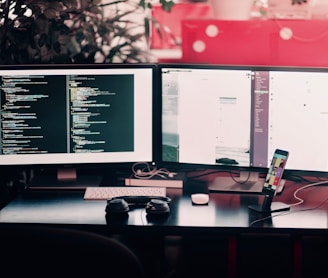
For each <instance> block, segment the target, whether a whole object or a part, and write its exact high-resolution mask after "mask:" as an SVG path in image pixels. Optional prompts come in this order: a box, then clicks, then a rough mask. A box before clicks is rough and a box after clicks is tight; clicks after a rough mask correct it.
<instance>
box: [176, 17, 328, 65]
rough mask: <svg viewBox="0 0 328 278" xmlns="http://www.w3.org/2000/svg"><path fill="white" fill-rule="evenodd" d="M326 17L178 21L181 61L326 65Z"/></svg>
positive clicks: (327, 56) (327, 62)
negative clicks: (317, 18)
mask: <svg viewBox="0 0 328 278" xmlns="http://www.w3.org/2000/svg"><path fill="white" fill-rule="evenodd" d="M327 49H328V30H327V21H326V20H248V21H221V20H212V19H203V20H191V19H188V20H183V21H182V59H181V62H190V63H211V64H239V65H281V66H314V67H321V66H322V67H325V66H328V51H327Z"/></svg>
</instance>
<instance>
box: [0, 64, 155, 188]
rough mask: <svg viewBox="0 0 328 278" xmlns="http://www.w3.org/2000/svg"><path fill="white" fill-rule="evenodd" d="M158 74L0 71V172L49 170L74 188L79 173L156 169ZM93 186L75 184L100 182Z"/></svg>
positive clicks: (150, 68)
mask: <svg viewBox="0 0 328 278" xmlns="http://www.w3.org/2000/svg"><path fill="white" fill-rule="evenodd" d="M155 70H156V66H155V65H152V64H106V65H105V64H92V65H34V66H32V65H30V66H27V65H20V66H1V67H0V78H1V87H0V88H1V133H0V136H1V144H0V149H1V155H0V166H8V167H14V166H33V167H38V166H40V167H47V168H49V169H50V168H52V169H56V173H57V174H58V175H57V177H58V178H59V179H62V181H67V180H69V182H70V184H73V183H74V182H73V180H75V179H78V178H79V177H78V176H77V174H76V173H77V172H76V170H77V169H78V168H79V167H87V166H88V167H94V168H97V167H99V166H100V165H108V164H109V165H116V164H117V165H122V164H127V163H131V164H132V163H134V162H136V161H138V162H139V161H145V162H152V161H153V159H154V153H153V152H154V145H153V141H154V139H153V136H154V130H153V127H154V125H155V123H154V118H153V115H154V113H153V105H154V93H155V90H154V88H155ZM64 169H65V171H63V170H64ZM57 170H61V171H57ZM89 181H90V182H87V181H86V179H85V180H83V177H81V179H80V181H75V182H77V185H79V186H81V185H82V186H91V185H93V184H96V183H97V179H95V178H94V177H92V178H91V179H90V180H89ZM56 182H58V180H56Z"/></svg>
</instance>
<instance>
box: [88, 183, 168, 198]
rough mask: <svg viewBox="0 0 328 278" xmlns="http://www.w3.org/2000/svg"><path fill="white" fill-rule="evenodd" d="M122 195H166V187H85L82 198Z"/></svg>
mask: <svg viewBox="0 0 328 278" xmlns="http://www.w3.org/2000/svg"><path fill="white" fill-rule="evenodd" d="M124 196H141V197H143V196H153V197H154V196H156V197H166V188H165V187H149V186H147V187H142V186H136V187H134V186H120V187H117V186H110V187H87V188H86V190H85V193H84V200H110V199H112V198H114V197H124Z"/></svg>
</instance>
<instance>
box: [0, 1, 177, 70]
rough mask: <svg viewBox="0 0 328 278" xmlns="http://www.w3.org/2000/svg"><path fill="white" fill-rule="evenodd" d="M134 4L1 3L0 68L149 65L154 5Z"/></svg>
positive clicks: (167, 3) (168, 7) (164, 5)
mask: <svg viewBox="0 0 328 278" xmlns="http://www.w3.org/2000/svg"><path fill="white" fill-rule="evenodd" d="M136 1H139V0H107V1H101V0H58V1H56V0H48V1H35V0H8V1H1V2H0V64H36V63H95V62H99V63H115V62H147V61H148V60H149V59H150V56H149V52H148V50H147V47H145V45H147V41H148V40H149V36H150V34H149V24H150V22H152V21H155V19H153V18H151V16H149V14H150V13H149V12H147V11H148V10H150V9H151V8H152V5H151V3H150V0H140V1H139V2H136ZM160 3H161V5H162V8H163V9H164V10H166V11H168V12H169V11H170V10H171V8H172V6H173V5H174V3H173V2H172V1H171V0H160ZM136 17H138V19H135V18H136Z"/></svg>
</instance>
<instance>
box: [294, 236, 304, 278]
mask: <svg viewBox="0 0 328 278" xmlns="http://www.w3.org/2000/svg"><path fill="white" fill-rule="evenodd" d="M302 251H303V250H302V238H301V237H299V236H296V237H294V238H293V252H294V266H293V277H294V278H300V277H302V256H303V252H302Z"/></svg>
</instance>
